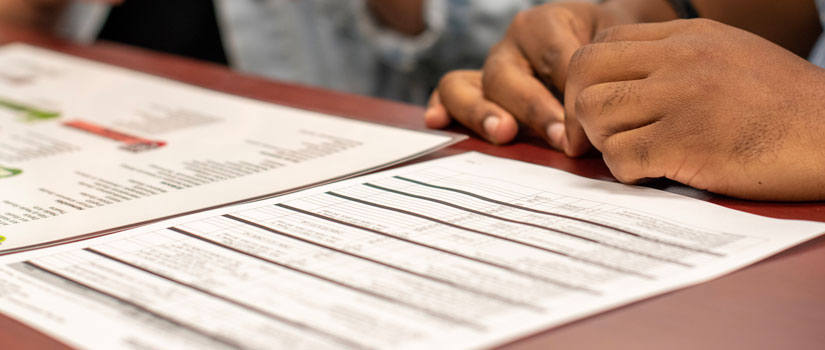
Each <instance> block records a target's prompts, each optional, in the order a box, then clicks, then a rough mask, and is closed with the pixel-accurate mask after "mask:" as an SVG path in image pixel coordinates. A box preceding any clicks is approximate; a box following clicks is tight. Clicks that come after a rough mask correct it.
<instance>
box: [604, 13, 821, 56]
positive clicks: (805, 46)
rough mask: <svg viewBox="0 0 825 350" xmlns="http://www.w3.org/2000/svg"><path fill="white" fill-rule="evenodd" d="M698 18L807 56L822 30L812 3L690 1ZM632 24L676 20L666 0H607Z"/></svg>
mask: <svg viewBox="0 0 825 350" xmlns="http://www.w3.org/2000/svg"><path fill="white" fill-rule="evenodd" d="M691 3H692V4H693V6H694V7H695V8H696V10H697V12H699V15H701V16H702V17H704V18H708V19H712V20H716V21H719V22H722V23H725V24H729V25H732V26H735V27H739V28H742V29H745V30H747V31H749V32H751V33H754V34H757V35H759V36H761V37H763V38H766V39H768V40H770V41H773V42H774V43H776V44H779V45H781V46H782V47H784V48H786V49H788V50H791V51H793V52H794V53H796V54H797V55H800V56H803V57H807V56H808V54H809V52H810V50H811V47H813V45H814V43H815V42H816V40H817V38H818V37H819V34H820V33H821V32H822V27H821V24H820V21H819V14H818V12H817V9H816V3H815V1H814V0H782V1H777V0H692V1H691ZM602 6H604V7H606V8H609V9H612V10H618V11H621V12H624V13H627V14H629V15H630V16H632V17H633V18H634V19H635V21H636V22H661V21H667V20H672V19H676V12H675V11H674V10H673V8H671V7H670V5H669V4H668V1H667V0H607V1H606V2H605V3H604V4H603V5H602Z"/></svg>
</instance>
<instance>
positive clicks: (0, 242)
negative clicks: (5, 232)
mask: <svg viewBox="0 0 825 350" xmlns="http://www.w3.org/2000/svg"><path fill="white" fill-rule="evenodd" d="M5 241H6V237H3V236H0V244H2V243H3V242H5Z"/></svg>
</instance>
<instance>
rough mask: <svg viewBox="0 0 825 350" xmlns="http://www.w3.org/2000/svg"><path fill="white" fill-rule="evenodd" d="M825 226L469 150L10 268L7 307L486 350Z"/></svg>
mask: <svg viewBox="0 0 825 350" xmlns="http://www.w3.org/2000/svg"><path fill="white" fill-rule="evenodd" d="M823 232H825V224H822V223H813V222H804V221H783V220H776V219H769V218H764V217H759V216H754V215H750V214H747V213H742V212H737V211H734V210H730V209H726V208H722V207H719V206H716V205H713V204H709V203H706V202H702V201H699V200H695V199H691V198H687V197H681V196H678V195H674V194H671V193H667V192H661V191H658V190H653V189H648V188H639V187H633V186H625V185H621V184H617V183H610V182H603V181H597V180H590V179H586V178H582V177H578V176H575V175H571V174H568V173H565V172H561V171H558V170H554V169H550V168H546V167H541V166H537V165H531V164H526V163H521V162H516V161H511V160H504V159H499V158H494V157H490V156H485V155H482V154H479V153H467V154H463V155H459V156H454V157H450V158H444V159H439V160H435V161H429V162H425V163H420V164H416V165H412V166H407V167H403V168H399V169H394V170H391V171H385V172H380V173H376V174H373V175H369V176H364V177H360V178H355V179H351V180H346V181H343V182H340V183H336V184H330V185H324V186H321V187H316V188H313V189H309V190H305V191H301V192H297V193H293V194H289V195H285V196H281V197H278V198H271V199H267V200H263V201H259V202H254V203H247V204H243V205H237V206H230V207H226V208H221V209H216V210H213V211H207V212H201V213H197V214H193V215H189V216H185V217H180V218H175V219H171V220H168V221H164V222H159V223H156V224H152V225H149V226H145V227H141V228H138V229H133V230H129V231H124V232H120V233H115V234H112V235H108V236H104V237H99V238H95V239H91V240H87V241H83V242H76V243H72V244H66V245H62V246H57V247H52V248H46V249H41V250H36V251H30V252H24V253H19V254H14V255H10V256H6V257H3V258H2V260H0V262H2V267H0V311H2V312H3V313H5V314H6V315H8V316H10V317H13V318H15V319H18V320H20V321H22V322H25V323H27V324H29V325H31V326H33V327H35V328H37V329H39V330H41V331H43V332H45V333H47V334H50V335H52V336H54V337H56V338H58V339H60V340H62V341H64V342H66V343H67V344H70V345H74V346H79V347H84V348H85V347H88V348H100V349H109V348H126V349H153V348H183V347H187V348H197V349H221V348H242V349H275V348H279V349H324V348H352V349H436V348H438V349H473V348H485V347H491V346H495V345H499V344H502V343H504V342H507V341H511V340H514V339H516V338H518V337H520V336H524V335H527V334H530V333H532V332H535V331H539V330H542V329H546V328H548V327H552V326H556V325H559V324H562V323H564V322H568V321H571V320H574V319H577V318H581V317H584V316H587V315H591V314H593V313H596V312H599V311H604V310H607V309H610V308H613V307H617V306H620V305H623V304H627V303H630V302H632V301H635V300H639V299H642V298H646V297H649V296H653V295H656V294H659V293H663V292H665V291H669V290H673V289H675V288H679V287H683V286H687V285H690V284H695V283H699V282H702V281H706V280H708V279H711V278H714V277H717V276H720V275H722V274H724V273H727V272H730V271H733V270H735V269H738V268H741V267H743V266H746V265H748V264H751V263H753V262H755V261H758V260H760V259H762V258H765V257H767V256H770V255H772V254H774V253H777V252H779V251H781V250H783V249H786V248H788V247H791V246H793V245H796V244H799V243H801V242H803V241H805V240H808V239H811V238H813V237H816V236H817V235H819V234H821V233H823Z"/></svg>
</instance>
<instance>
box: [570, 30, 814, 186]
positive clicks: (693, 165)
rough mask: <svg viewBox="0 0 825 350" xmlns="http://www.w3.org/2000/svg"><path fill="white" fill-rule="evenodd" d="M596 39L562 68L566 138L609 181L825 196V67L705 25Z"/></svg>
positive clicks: (739, 33) (744, 34)
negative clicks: (595, 152) (579, 145)
mask: <svg viewBox="0 0 825 350" xmlns="http://www.w3.org/2000/svg"><path fill="white" fill-rule="evenodd" d="M593 41H594V43H593V44H591V45H588V46H585V47H582V48H580V49H579V50H578V51H577V52H576V54H575V55H574V57H573V59H572V60H571V62H570V69H569V74H568V81H567V87H566V94H565V106H566V112H567V114H566V116H567V120H566V124H567V132H568V136H569V139H570V142H579V141H580V140H583V139H585V138H587V139H589V140H590V141H591V142H592V143H593V145H594V146H595V147H596V148H597V149H599V150H600V151H601V152H602V154H603V156H604V160H605V162H606V163H607V165H608V167H609V168H610V170H611V172H612V173H613V175H614V176H615V177H616V178H617V179H619V180H620V181H622V182H625V183H634V182H638V181H640V180H642V179H646V178H659V177H666V178H669V179H672V180H675V181H678V182H681V183H684V184H686V185H689V186H692V187H696V188H699V189H706V190H709V191H712V192H716V193H720V194H725V195H730V196H734V197H739V198H747V199H756V200H822V199H825V142H823V135H825V108H823V101H825V70H823V69H821V68H818V67H816V66H814V65H813V64H811V63H809V62H807V61H806V60H804V59H802V58H800V57H798V56H796V55H794V54H792V53H791V52H789V51H787V50H785V49H783V48H781V47H779V46H777V45H775V44H773V43H771V42H769V41H767V40H765V39H762V38H761V37H758V36H756V35H754V34H751V33H748V32H745V31H743V30H740V29H736V28H734V27H730V26H727V25H724V24H721V23H717V22H713V21H709V20H690V21H672V22H666V23H660V24H633V25H627V26H617V27H613V28H610V29H608V30H606V31H604V32H601V33H600V34H598V35H597V37H596V38H594V40H593ZM579 125H580V127H579Z"/></svg>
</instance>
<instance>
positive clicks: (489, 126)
mask: <svg viewBox="0 0 825 350" xmlns="http://www.w3.org/2000/svg"><path fill="white" fill-rule="evenodd" d="M498 124H499V120H498V117H496V116H494V115H491V116H489V117H487V118H484V122H483V123H482V126H483V127H484V132H485V133H486V134H487V137H491V135H493V133H495V132H496V129H498Z"/></svg>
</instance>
